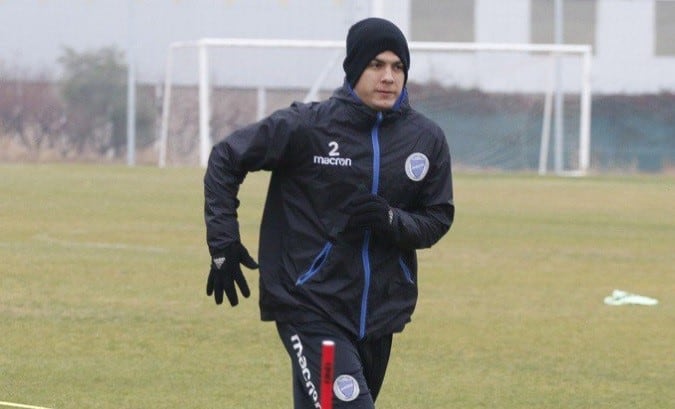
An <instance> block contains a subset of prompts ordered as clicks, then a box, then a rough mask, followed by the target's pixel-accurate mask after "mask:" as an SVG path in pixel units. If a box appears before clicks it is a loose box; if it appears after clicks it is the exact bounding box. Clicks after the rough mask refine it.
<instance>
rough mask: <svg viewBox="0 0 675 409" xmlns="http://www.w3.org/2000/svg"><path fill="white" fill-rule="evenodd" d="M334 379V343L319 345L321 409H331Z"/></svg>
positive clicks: (325, 341) (326, 341) (325, 342)
mask: <svg viewBox="0 0 675 409" xmlns="http://www.w3.org/2000/svg"><path fill="white" fill-rule="evenodd" d="M334 377H335V342H333V341H328V340H324V341H323V342H322V343H321V389H319V392H320V402H321V409H333V378H334Z"/></svg>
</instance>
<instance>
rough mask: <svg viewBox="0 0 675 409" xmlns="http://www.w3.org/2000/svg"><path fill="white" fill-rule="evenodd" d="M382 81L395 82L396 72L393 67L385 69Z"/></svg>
mask: <svg viewBox="0 0 675 409" xmlns="http://www.w3.org/2000/svg"><path fill="white" fill-rule="evenodd" d="M382 81H385V82H393V81H394V70H393V69H392V68H391V67H385V69H384V74H383V76H382Z"/></svg>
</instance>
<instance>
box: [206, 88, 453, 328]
mask: <svg viewBox="0 0 675 409" xmlns="http://www.w3.org/2000/svg"><path fill="white" fill-rule="evenodd" d="M257 170H269V171H271V172H272V174H271V179H270V183H269V187H268V192H267V199H266V203H265V209H264V212H263V216H262V222H261V227H260V245H259V255H258V258H259V264H260V281H259V283H260V310H261V318H262V319H263V320H265V321H270V320H274V321H281V322H306V321H311V320H317V319H319V320H329V321H331V322H333V323H335V324H337V325H339V326H341V327H342V328H343V329H344V330H346V331H347V332H349V333H351V334H352V335H353V336H354V337H355V338H357V339H363V338H365V337H371V336H372V337H376V336H381V335H384V334H388V333H393V332H398V331H401V330H402V329H403V327H404V326H405V324H406V323H407V322H409V321H410V317H411V315H412V313H413V311H414V309H415V304H416V302H417V258H416V254H415V249H420V248H426V247H430V246H431V245H433V244H434V243H436V242H437V241H438V240H439V239H440V238H441V237H442V236H443V235H444V234H445V233H446V232H447V231H448V229H449V228H450V226H451V224H452V221H453V218H454V204H453V196H452V175H451V167H450V153H449V150H448V145H447V142H446V139H445V135H444V134H443V131H442V130H441V129H440V128H439V127H438V126H437V125H436V124H435V123H433V122H432V121H430V120H429V119H427V118H426V117H424V116H423V115H421V114H420V113H418V112H417V111H415V110H413V109H412V108H411V107H410V105H409V103H408V99H407V93H406V91H405V89H404V91H403V93H402V94H401V97H400V98H399V101H398V102H397V104H396V105H395V106H394V108H393V109H392V110H391V111H386V112H376V111H374V110H372V109H370V108H368V107H367V106H366V105H364V104H362V103H361V102H360V101H359V99H358V97H357V96H356V95H355V94H354V93H353V91H352V90H351V88H350V87H349V85H348V84H347V83H345V84H344V85H343V86H342V87H341V88H339V89H337V90H336V91H335V93H334V94H333V96H332V97H331V98H330V99H328V100H326V101H324V102H319V103H310V104H300V103H294V104H293V105H292V106H290V107H289V108H286V109H282V110H279V111H277V112H275V113H273V114H272V115H270V116H269V117H267V118H265V119H263V120H262V121H260V122H257V123H255V124H252V125H250V126H247V127H245V128H242V129H240V130H238V131H235V132H234V133H232V134H231V135H230V136H229V137H227V138H226V139H224V140H223V141H221V142H220V143H218V144H216V145H215V146H214V148H213V150H212V152H211V155H210V158H209V164H208V168H207V170H206V174H205V177H204V186H205V199H206V201H205V220H206V231H207V243H208V246H209V250H210V252H211V254H212V255H216V254H219V252H221V251H222V249H223V248H224V247H225V246H227V245H228V244H230V243H232V242H233V241H237V240H239V226H238V222H237V207H238V206H239V201H238V200H237V192H238V190H239V185H240V184H241V183H242V181H243V180H244V177H245V176H246V173H247V172H251V171H257ZM359 189H367V190H369V191H370V192H371V193H373V194H377V195H379V196H381V197H383V198H384V199H386V200H387V202H388V203H389V205H390V206H391V207H392V209H393V222H392V229H391V231H389V232H387V233H386V234H384V233H381V232H378V231H370V230H366V231H365V232H363V233H362V234H360V235H358V236H357V237H355V236H354V235H351V234H349V235H348V234H345V233H344V232H343V230H344V227H345V225H346V223H347V220H348V215H347V214H345V213H346V212H345V211H344V210H343V209H344V208H345V206H346V204H347V203H348V202H349V201H350V199H351V198H352V197H353V196H354V195H355V194H356V193H357V191H358V190H359Z"/></svg>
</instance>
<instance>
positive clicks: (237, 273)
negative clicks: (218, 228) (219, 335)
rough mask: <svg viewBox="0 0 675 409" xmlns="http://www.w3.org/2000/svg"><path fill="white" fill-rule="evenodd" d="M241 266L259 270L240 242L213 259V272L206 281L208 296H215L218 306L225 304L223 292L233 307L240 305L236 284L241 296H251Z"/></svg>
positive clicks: (231, 245) (228, 247)
mask: <svg viewBox="0 0 675 409" xmlns="http://www.w3.org/2000/svg"><path fill="white" fill-rule="evenodd" d="M239 264H243V265H245V266H246V267H248V268H250V269H256V268H258V263H256V262H255V260H253V258H251V256H250V255H249V254H248V250H246V248H245V247H244V246H243V245H242V244H241V243H240V242H238V241H237V242H234V243H232V244H230V245H229V246H227V248H225V250H224V251H223V252H222V254H221V255H217V256H214V257H213V258H212V259H211V271H209V278H208V279H207V281H206V295H207V296H211V294H213V297H214V298H215V300H216V304H222V303H223V291H224V292H225V294H226V295H227V299H228V300H229V301H230V304H231V305H232V306H233V307H234V306H235V305H237V304H239V297H238V296H237V290H236V289H235V288H234V283H235V282H236V283H237V286H239V290H240V291H241V295H243V296H244V297H247V298H248V297H249V296H250V295H251V290H250V289H249V288H248V283H247V282H246V278H244V274H242V272H241V266H240V265H239Z"/></svg>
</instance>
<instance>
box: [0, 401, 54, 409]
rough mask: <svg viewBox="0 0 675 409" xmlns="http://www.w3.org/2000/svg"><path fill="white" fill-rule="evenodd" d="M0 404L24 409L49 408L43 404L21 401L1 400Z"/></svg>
mask: <svg viewBox="0 0 675 409" xmlns="http://www.w3.org/2000/svg"><path fill="white" fill-rule="evenodd" d="M0 406H11V407H13V408H25V409H51V408H46V407H44V406H33V405H24V404H22V403H14V402H2V401H0Z"/></svg>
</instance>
